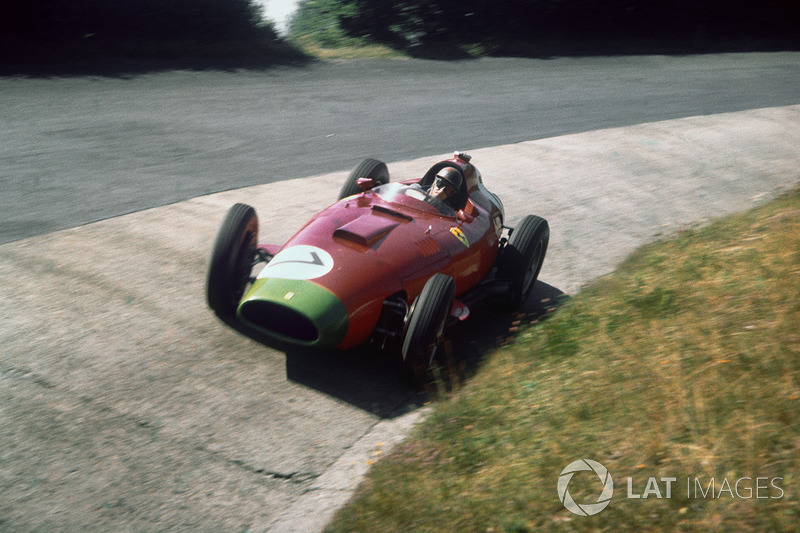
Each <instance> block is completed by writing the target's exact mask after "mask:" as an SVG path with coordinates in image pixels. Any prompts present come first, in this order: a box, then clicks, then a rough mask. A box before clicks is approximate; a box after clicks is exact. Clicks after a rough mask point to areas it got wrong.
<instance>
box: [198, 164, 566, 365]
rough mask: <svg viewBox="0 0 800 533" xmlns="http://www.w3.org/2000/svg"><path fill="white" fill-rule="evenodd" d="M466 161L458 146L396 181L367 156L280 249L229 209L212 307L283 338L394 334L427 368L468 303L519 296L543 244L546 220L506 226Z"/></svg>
mask: <svg viewBox="0 0 800 533" xmlns="http://www.w3.org/2000/svg"><path fill="white" fill-rule="evenodd" d="M470 159H471V158H470V156H468V155H467V154H464V153H460V152H457V153H456V154H455V155H454V156H453V158H451V159H448V160H445V161H441V162H439V163H437V164H436V165H434V166H433V167H432V168H431V169H430V170H429V171H428V172H427V173H426V174H425V175H424V176H423V177H421V178H417V179H410V180H406V181H400V182H391V183H390V181H389V172H388V169H387V167H386V165H385V164H384V163H382V162H380V161H377V160H375V159H365V160H364V161H363V162H362V163H361V164H360V165H359V166H358V167H356V169H355V170H354V171H353V172H352V173H351V174H350V176H349V177H348V179H347V180H346V182H345V184H344V186H343V187H342V189H341V191H340V194H339V200H338V201H337V202H336V203H334V204H333V205H331V206H330V207H328V208H326V209H324V210H323V211H321V212H320V213H318V214H316V215H314V216H313V217H312V218H311V219H310V220H309V221H308V222H307V223H306V224H305V225H304V226H303V227H302V228H301V229H300V230H299V231H298V232H297V233H296V234H295V235H294V236H293V237H291V238H290V239H289V240H288V241H287V242H286V243H285V244H284V245H283V246H278V245H268V244H259V242H258V218H257V216H256V212H255V210H254V209H253V208H252V207H250V206H247V205H244V204H236V205H234V206H233V207H232V208H231V209H230V211H229V212H228V215H227V217H226V218H225V221H224V222H223V224H222V227H221V229H220V232H219V234H218V236H217V239H216V242H215V244H214V249H213V253H212V256H211V262H210V266H209V270H208V277H207V284H206V297H207V301H208V305H209V306H210V307H211V309H213V310H214V312H215V313H216V314H217V315H219V316H220V317H221V318H222V319H223V320H226V321H230V320H235V321H236V322H237V323H238V324H237V325H241V326H244V329H245V330H252V331H255V332H258V333H260V334H261V336H262V337H263V336H266V337H267V338H268V339H271V340H274V341H277V342H278V344H279V345H283V346H287V345H288V346H301V347H309V348H339V349H346V348H350V347H352V346H356V345H358V344H361V343H364V342H365V341H367V340H369V339H371V338H372V339H376V340H378V341H379V342H380V343H381V346H385V345H386V342H387V341H388V340H391V339H397V340H398V341H399V342H398V343H397V344H398V345H400V346H402V348H401V353H402V358H403V361H404V362H405V365H406V366H407V367H408V368H409V370H411V371H412V372H413V373H414V374H415V375H417V376H420V375H421V374H422V373H425V372H427V370H428V369H429V368H431V367H432V366H434V365H435V364H438V358H437V350H438V349H439V347H440V346H441V344H442V341H443V338H444V332H445V328H446V326H447V325H448V324H449V323H451V321H452V322H455V321H458V320H465V319H466V318H467V317H468V316H469V307H470V306H471V305H474V304H476V303H477V302H478V301H480V300H485V299H487V298H490V297H493V298H500V299H501V300H502V301H503V302H504V303H505V304H506V305H507V306H509V307H511V308H514V307H518V306H519V305H520V304H521V303H523V302H524V301H525V300H526V299H527V297H528V295H529V294H530V292H531V289H532V288H533V285H534V283H535V281H536V278H537V277H538V275H539V271H540V269H541V267H542V262H543V260H544V257H545V253H546V252H547V245H548V242H549V237H550V230H549V226H548V224H547V221H546V220H544V219H543V218H540V217H537V216H533V215H528V216H526V217H525V218H523V219H522V221H521V222H520V223H519V224H518V225H517V226H516V228H513V229H512V228H509V227H507V226H505V225H504V223H503V221H504V211H503V205H502V203H501V202H500V199H499V198H498V197H497V196H496V195H494V194H493V193H491V192H489V191H488V190H487V189H486V187H485V186H484V184H483V180H482V179H481V175H480V173H479V172H478V170H477V169H476V168H475V167H474V166H473V165H472V164H471V163H470ZM505 232H507V234H508V236H507V237H505V236H504V233H505ZM261 263H264V264H265V265H264V266H263V268H261V269H260V271H259V270H258V269H257V267H258V266H259V265H260V264H261Z"/></svg>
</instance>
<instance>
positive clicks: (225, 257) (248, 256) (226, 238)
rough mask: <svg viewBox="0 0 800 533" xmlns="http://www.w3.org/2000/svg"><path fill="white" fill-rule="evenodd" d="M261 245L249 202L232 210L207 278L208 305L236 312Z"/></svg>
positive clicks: (221, 313) (220, 311) (222, 313)
mask: <svg viewBox="0 0 800 533" xmlns="http://www.w3.org/2000/svg"><path fill="white" fill-rule="evenodd" d="M257 246H258V217H257V216H256V211H255V209H253V208H252V207H250V206H249V205H245V204H235V205H234V206H233V207H231V209H230V210H229V211H228V214H227V216H226V217H225V220H224V221H223V222H222V227H221V228H220V230H219V233H218V234H217V240H216V241H215V242H214V250H213V252H212V253H211V262H210V265H209V267H208V277H207V279H206V300H207V301H208V306H209V307H210V308H211V309H213V310H214V312H215V313H217V315H219V316H232V315H234V314H235V313H236V307H237V306H238V305H239V300H241V298H242V295H243V294H244V289H245V286H246V285H247V282H248V280H249V278H250V271H251V270H252V268H253V258H254V257H255V254H256V247H257Z"/></svg>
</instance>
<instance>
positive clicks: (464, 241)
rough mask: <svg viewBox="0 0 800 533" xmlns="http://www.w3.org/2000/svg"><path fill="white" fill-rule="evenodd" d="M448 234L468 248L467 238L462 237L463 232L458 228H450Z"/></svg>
mask: <svg viewBox="0 0 800 533" xmlns="http://www.w3.org/2000/svg"><path fill="white" fill-rule="evenodd" d="M450 233H452V234H453V235H455V236H456V239H458V240H459V241H461V244H463V245H464V246H466V247H467V248H469V241H468V240H467V236H466V235H464V232H463V231H461V229H459V228H450Z"/></svg>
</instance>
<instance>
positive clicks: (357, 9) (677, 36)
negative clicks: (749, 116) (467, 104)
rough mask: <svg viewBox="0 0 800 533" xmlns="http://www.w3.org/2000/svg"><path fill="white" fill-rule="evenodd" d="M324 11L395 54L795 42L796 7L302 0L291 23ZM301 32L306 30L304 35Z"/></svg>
mask: <svg viewBox="0 0 800 533" xmlns="http://www.w3.org/2000/svg"><path fill="white" fill-rule="evenodd" d="M322 12H324V13H325V14H326V16H327V17H328V20H327V22H326V24H327V26H328V27H329V28H330V27H331V20H330V19H331V18H335V19H336V20H337V21H338V24H339V28H338V31H341V32H343V33H344V34H346V35H347V36H350V37H361V38H368V39H370V40H372V41H375V42H380V43H384V44H388V45H390V46H393V47H395V48H400V49H405V50H409V51H411V50H414V49H425V48H430V47H434V48H435V47H448V46H449V47H464V46H470V45H480V46H481V47H483V48H484V49H486V50H502V49H503V47H504V46H507V45H508V44H509V43H516V44H519V43H531V44H536V43H538V44H542V43H553V42H560V43H575V42H595V43H597V42H602V41H608V42H611V41H617V42H620V41H624V40H631V41H645V40H662V41H670V40H683V41H686V40H694V41H711V40H746V39H750V40H754V39H755V40H758V39H762V40H763V39H767V40H782V41H790V42H794V43H797V42H798V40H800V39H798V32H799V31H800V29H799V28H800V1H798V0H758V1H756V0H669V1H661V2H658V1H653V0H503V1H502V2H494V1H490V0H396V1H393V2H387V1H386V0H305V2H303V3H301V11H300V12H299V13H298V15H299V16H298V20H299V21H303V22H304V23H306V22H308V23H309V24H310V25H313V23H312V18H313V17H312V15H314V14H319V13H322ZM307 30H308V27H306V31H307Z"/></svg>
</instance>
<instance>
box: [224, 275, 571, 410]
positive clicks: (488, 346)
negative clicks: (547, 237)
mask: <svg viewBox="0 0 800 533" xmlns="http://www.w3.org/2000/svg"><path fill="white" fill-rule="evenodd" d="M565 300H566V296H565V295H564V293H563V292H562V291H560V290H559V289H557V288H555V287H553V286H551V285H548V284H546V283H542V282H541V281H538V282H537V283H536V286H535V287H534V289H533V291H532V293H531V296H530V297H529V298H528V300H527V301H526V302H525V304H524V305H523V306H522V307H521V308H520V310H518V311H515V312H507V311H502V310H500V309H499V308H498V306H496V305H493V304H492V303H490V302H488V303H486V304H485V305H483V306H481V307H479V308H473V309H471V310H470V316H469V317H468V318H467V319H466V320H465V321H464V322H461V323H458V324H455V325H454V326H452V327H451V328H449V329H448V334H447V336H448V340H449V343H448V348H449V349H448V355H449V356H450V357H449V359H450V360H451V361H452V364H451V372H452V375H451V376H450V379H449V380H448V384H452V383H453V382H455V383H456V386H458V384H459V383H463V382H464V381H466V380H468V379H469V378H470V376H472V375H474V374H475V372H476V371H477V370H478V369H479V368H480V366H481V363H482V361H483V360H484V358H485V356H486V355H487V354H488V353H489V352H491V351H492V350H494V349H496V348H497V347H498V346H500V345H502V344H505V343H507V342H510V341H511V340H513V338H514V337H515V336H516V335H517V332H518V331H520V330H522V329H524V327H525V326H526V325H527V324H531V323H536V322H537V321H540V320H542V319H543V318H545V317H546V316H547V315H548V314H550V313H551V312H552V311H554V310H555V309H556V308H557V307H558V306H559V305H561V303H562V302H564V301H565ZM228 324H229V325H230V326H232V327H234V328H235V329H237V330H238V331H240V332H241V333H243V334H245V335H247V336H248V337H251V338H253V339H255V340H257V341H259V342H261V343H263V344H267V345H269V346H271V347H273V348H277V349H279V350H281V351H283V352H284V353H286V377H287V378H288V379H289V380H291V381H293V382H295V383H299V384H301V385H304V386H306V387H309V388H312V389H314V390H317V391H320V392H322V393H324V394H327V395H329V396H332V397H334V398H337V399H339V400H341V401H343V402H346V403H348V404H350V405H353V406H355V407H358V408H360V409H363V410H365V411H368V412H370V413H373V414H375V415H377V416H379V417H381V418H394V417H397V416H400V415H402V414H404V413H407V412H409V411H411V410H413V409H416V408H417V407H419V406H421V405H423V404H424V403H426V402H428V401H430V400H432V399H433V398H435V396H436V389H434V388H432V387H429V388H425V387H423V388H419V387H415V386H413V385H411V384H409V382H408V381H407V380H406V379H404V373H403V372H402V364H401V360H400V354H399V349H398V348H396V347H395V348H394V349H393V348H392V347H391V346H387V347H385V348H384V349H381V347H380V346H377V345H374V344H366V345H364V346H360V347H358V348H353V349H351V350H347V351H337V350H326V351H311V350H300V349H297V348H290V347H281V346H275V344H274V343H273V342H270V341H268V340H267V339H266V338H261V337H260V336H259V335H257V334H254V333H253V332H249V331H245V330H244V329H242V328H241V327H237V324H236V323H235V322H233V321H228Z"/></svg>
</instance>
